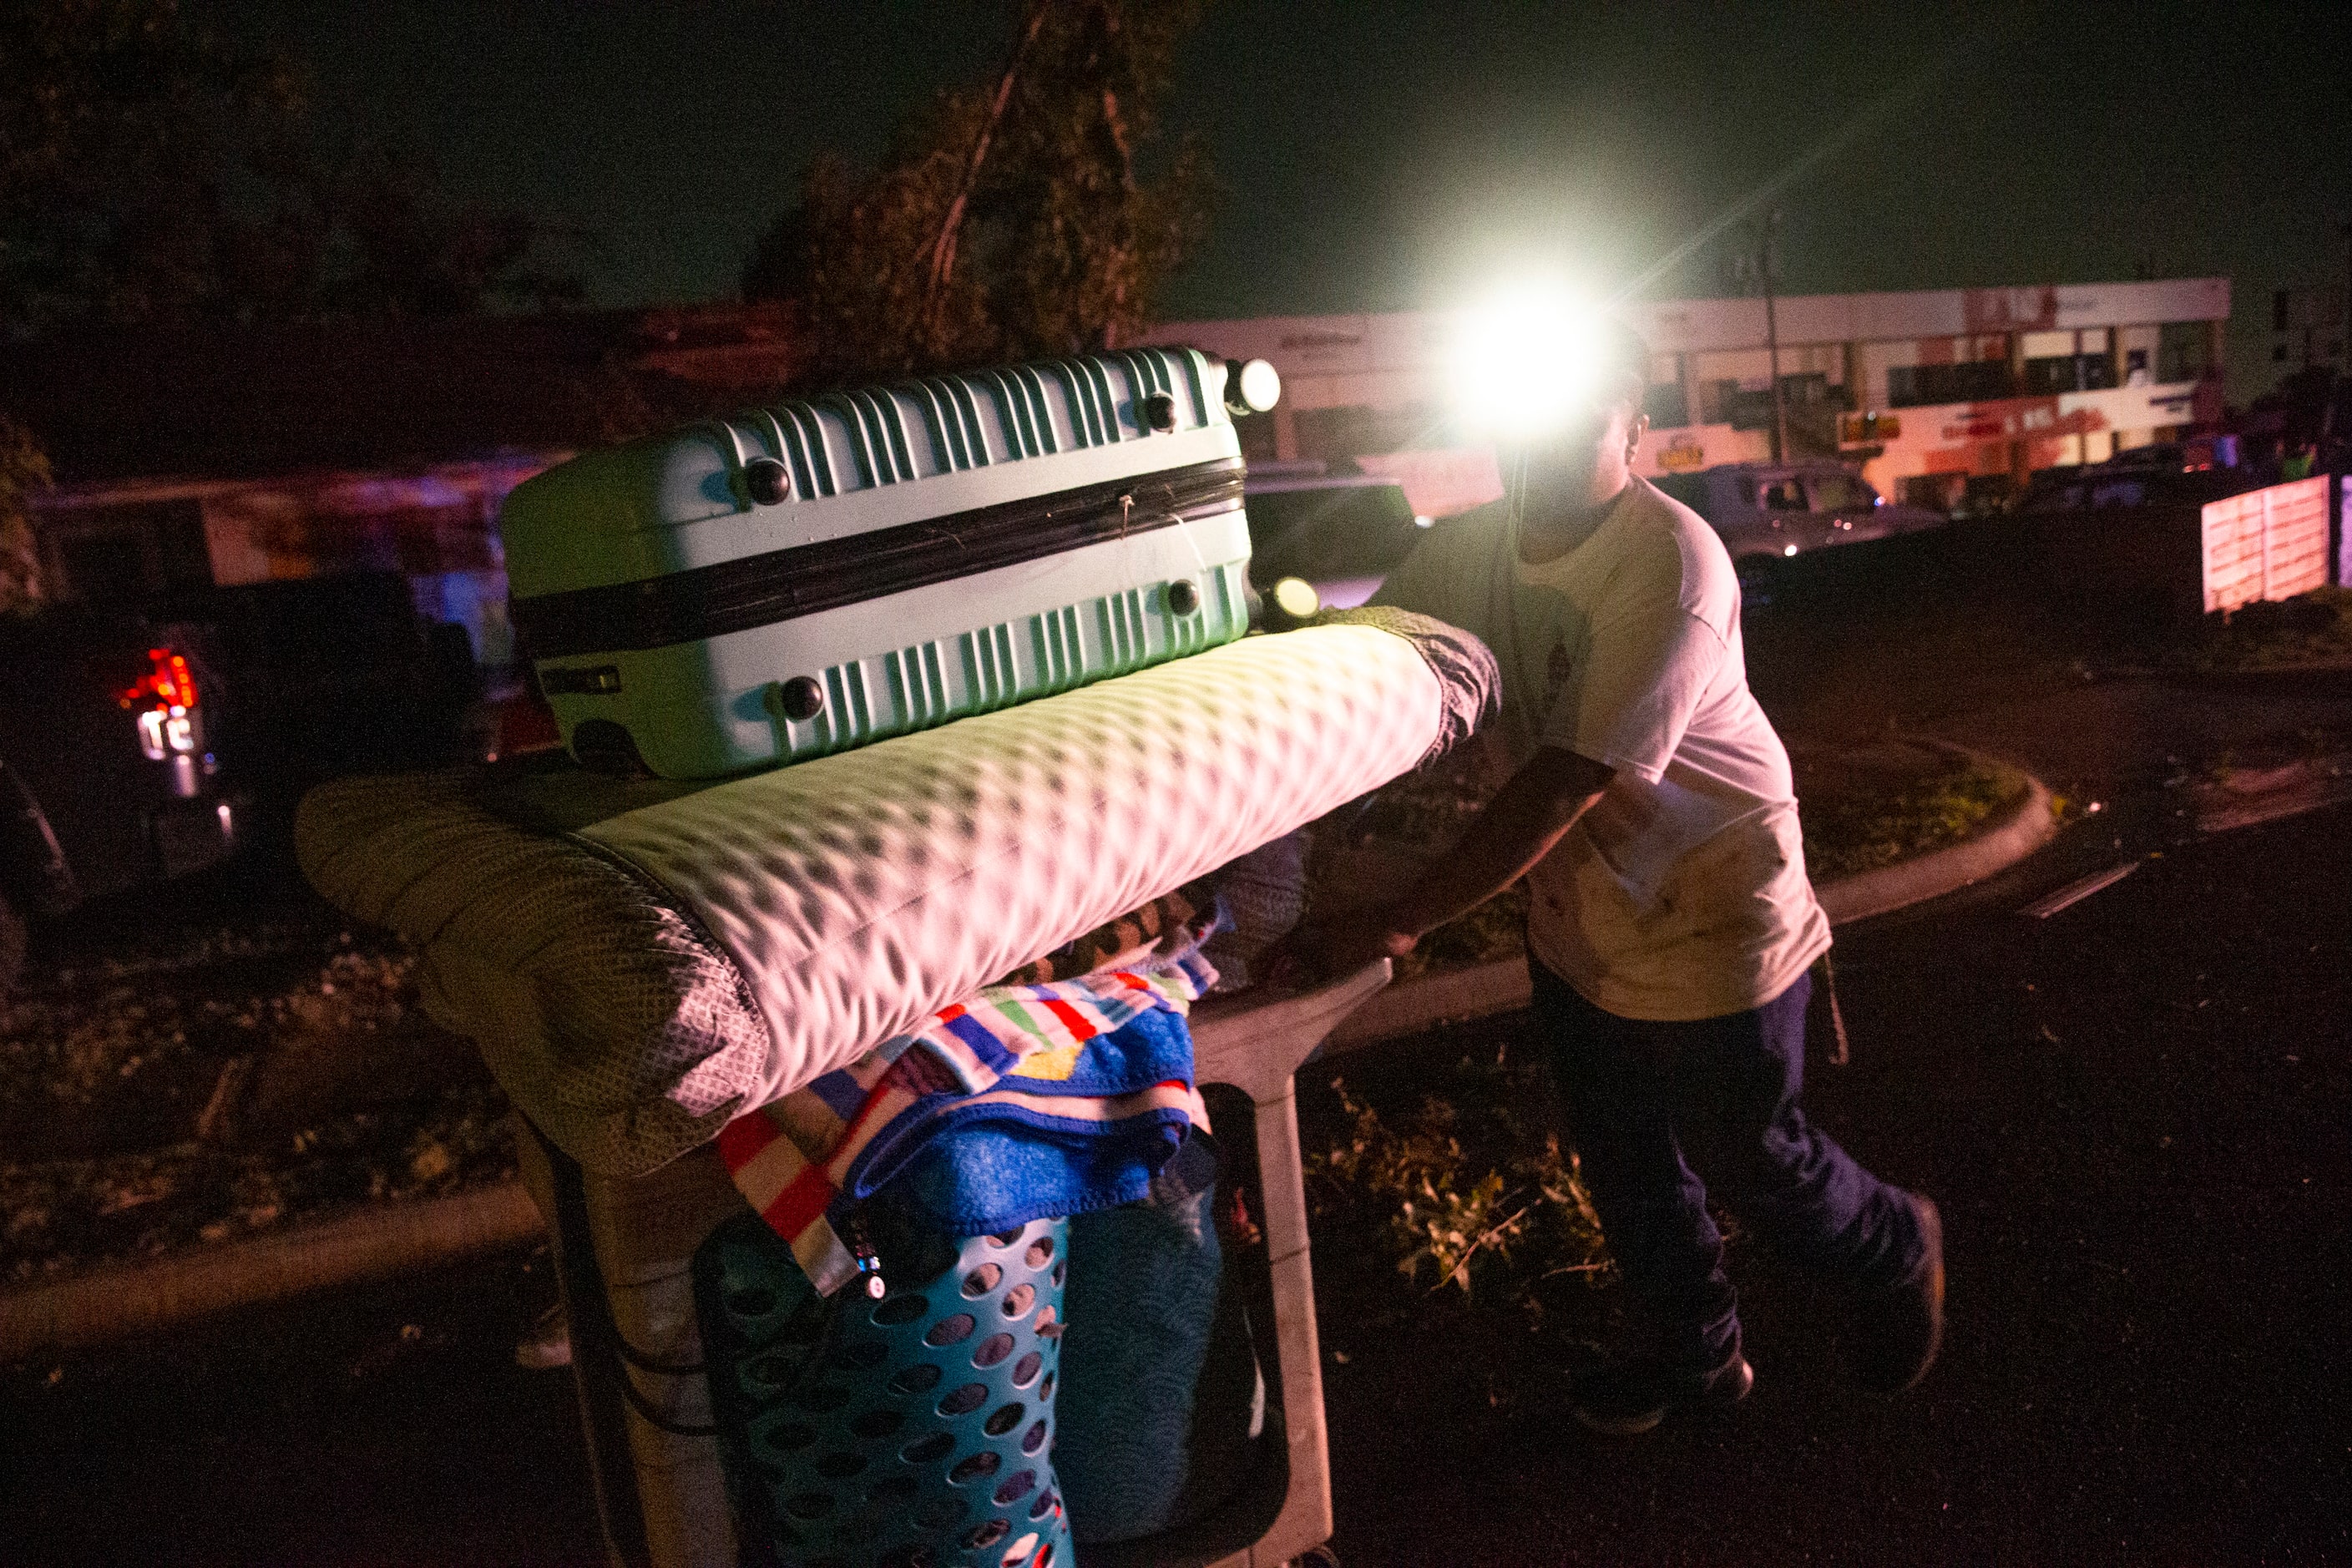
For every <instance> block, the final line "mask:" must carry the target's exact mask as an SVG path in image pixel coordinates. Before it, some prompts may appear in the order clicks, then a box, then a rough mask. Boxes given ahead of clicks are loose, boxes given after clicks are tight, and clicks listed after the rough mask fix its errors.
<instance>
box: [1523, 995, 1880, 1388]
mask: <svg viewBox="0 0 2352 1568" xmlns="http://www.w3.org/2000/svg"><path fill="white" fill-rule="evenodd" d="M1528 968H1529V969H1530V970H1531V971H1533V973H1534V978H1535V1012H1536V1019H1537V1023H1538V1026H1539V1027H1540V1028H1541V1029H1542V1031H1543V1033H1544V1036H1545V1043H1546V1044H1547V1045H1548V1046H1549V1048H1550V1052H1551V1061H1552V1070H1553V1073H1554V1074H1555V1076H1556V1077H1557V1079H1558V1081H1559V1088H1560V1090H1561V1094H1562V1097H1563V1098H1564V1099H1565V1100H1566V1102H1567V1117H1568V1129H1569V1136H1570V1142H1573V1143H1574V1144H1575V1146H1576V1149H1577V1152H1578V1154H1579V1156H1580V1161H1581V1163H1582V1168H1583V1173H1584V1184H1585V1187H1586V1189H1587V1190H1588V1191H1590V1192H1591V1194H1592V1203H1593V1206H1594V1207H1595V1208H1596V1209H1598V1210H1599V1211H1600V1214H1601V1231H1602V1233H1603V1234H1604V1235H1605V1236H1606V1237H1608V1240H1609V1247H1610V1250H1611V1252H1612V1253H1613V1254H1614V1255H1615V1257H1616V1259H1617V1266H1618V1268H1620V1269H1622V1271H1623V1273H1624V1276H1625V1283H1626V1286H1627V1287H1628V1289H1630V1290H1631V1292H1632V1294H1633V1300H1634V1303H1635V1305H1636V1307H1637V1308H1638V1309H1639V1310H1640V1316H1641V1318H1642V1319H1643V1321H1644V1327H1645V1328H1646V1329H1647V1330H1648V1331H1650V1332H1651V1333H1652V1334H1654V1336H1655V1342H1654V1345H1653V1346H1652V1347H1651V1348H1653V1349H1654V1351H1655V1352H1656V1353H1658V1354H1660V1355H1662V1356H1664V1357H1665V1358H1666V1359H1667V1360H1669V1361H1671V1362H1674V1363H1678V1364H1699V1365H1705V1366H1710V1367H1711V1366H1716V1365H1719V1364H1720V1363H1723V1362H1724V1361H1726V1360H1727V1359H1728V1358H1729V1356H1730V1355H1731V1353H1732V1352H1734V1351H1737V1350H1738V1348H1739V1311H1738V1306H1739V1301H1738V1295H1737V1294H1736V1293H1735V1292H1734V1291H1733V1290H1732V1288H1731V1281H1730V1280H1729V1279H1727V1278H1726V1277H1725V1275H1724V1271H1723V1237H1722V1235H1721V1233H1719V1232H1718V1231H1717V1229H1716V1228H1715V1222H1714V1221H1713V1220H1712V1219H1710V1218H1708V1217H1707V1212H1706V1194H1707V1189H1706V1184H1704V1183H1702V1182H1701V1180H1700V1174H1699V1173H1701V1172H1703V1173H1705V1175H1706V1181H1707V1182H1712V1183H1713V1184H1714V1185H1715V1190H1716V1193H1717V1195H1718V1196H1719V1197H1720V1198H1721V1199H1722V1200H1723V1201H1724V1203H1725V1204H1726V1205H1728V1206H1729V1207H1730V1209H1731V1211H1732V1212H1733V1213H1734V1214H1736V1215H1738V1216H1739V1219H1740V1222H1741V1223H1742V1224H1743V1225H1745V1226H1748V1228H1749V1229H1750V1230H1752V1231H1754V1232H1755V1233H1756V1234H1757V1235H1758V1236H1759V1237H1762V1238H1763V1239H1764V1240H1765V1242H1766V1243H1767V1244H1768V1245H1769V1246H1771V1247H1774V1248H1775V1249H1776V1250H1778V1251H1780V1253H1782V1254H1783V1255H1784V1256H1786V1257H1788V1258H1791V1259H1793V1260H1794V1261H1796V1262H1798V1263H1800V1264H1801V1265H1804V1266H1806V1267H1808V1268H1812V1269H1814V1270H1817V1271H1818V1272H1820V1273H1821V1274H1822V1275H1823V1276H1824V1277H1826V1278H1827V1279H1830V1280H1832V1282H1834V1283H1836V1284H1838V1285H1840V1286H1842V1287H1844V1288H1845V1289H1848V1290H1850V1291H1852V1292H1853V1293H1855V1294H1856V1295H1860V1294H1863V1293H1866V1292H1869V1291H1871V1290H1874V1289H1886V1288H1889V1287H1892V1286H1895V1285H1897V1284H1900V1283H1902V1282H1904V1281H1906V1280H1907V1279H1909V1278H1910V1277H1911V1276H1912V1275H1913V1274H1914V1273H1916V1271H1917V1269H1918V1268H1919V1265H1920V1261H1921V1258H1922V1252H1923V1247H1922V1242H1921V1238H1920V1234H1919V1221H1918V1216H1917V1214H1916V1211H1915V1210H1914V1209H1913V1208H1912V1206H1911V1205H1910V1203H1909V1201H1908V1200H1907V1199H1906V1197H1905V1195H1904V1194H1903V1193H1902V1192H1901V1191H1899V1190H1898V1189H1896V1188H1895V1187H1892V1186H1890V1185H1888V1184H1886V1183H1885V1182H1882V1181H1880V1180H1879V1179H1878V1178H1877V1177H1876V1176H1874V1175H1872V1174H1871V1173H1869V1172H1868V1171H1865V1170H1864V1169H1863V1168H1862V1167H1861V1166H1860V1165H1858V1164H1856V1163H1854V1162H1853V1156H1851V1155H1849V1154H1848V1153H1846V1152H1845V1151H1844V1150H1843V1149H1841V1148H1839V1147H1838V1146H1837V1144H1836V1143H1834V1142H1832V1141H1831V1140H1830V1138H1829V1137H1828V1136H1827V1135H1826V1134H1824V1133H1822V1131H1820V1130H1819V1129H1817V1128H1815V1127H1814V1126H1813V1125H1812V1124H1811V1122H1809V1121H1806V1120H1805V1113H1804V1110H1803V1108H1802V1107H1801V1106H1800V1105H1799V1103H1798V1097H1799V1095H1800V1093H1801V1091H1802V1089H1803V1088H1804V1081H1805V1003H1806V1000H1807V998H1808V997H1810V996H1811V994H1812V984H1811V978H1810V977H1809V976H1800V977H1799V978H1798V980H1797V983H1796V984H1793V985H1791V986H1790V987H1789V988H1788V989H1787V990H1786V991H1784V992H1782V993H1781V994H1780V995H1779V996H1776V997H1774V998H1773V999H1772V1000H1771V1001H1769V1002H1767V1003H1766V1004H1765V1005H1763V1006H1761V1007H1758V1008H1755V1009H1753V1010H1751V1011H1748V1012H1745V1013H1733V1014H1729V1015H1727V1016H1724V1017H1720V1018H1706V1019H1701V1020H1699V1021H1697V1022H1696V1023H1678V1024H1662V1023H1650V1022H1644V1021H1642V1020H1638V1019H1633V1018H1620V1017H1618V1016H1616V1015H1614V1014H1612V1013H1607V1012H1603V1011H1602V1010H1601V1008H1599V1007H1596V1006H1594V1005H1592V1004H1591V1003H1590V1002H1588V1001H1586V1000H1585V999H1584V998H1583V997H1582V996H1580V995H1579V994H1577V992H1576V991H1575V989H1574V988H1573V987H1571V986H1570V984H1568V983H1567V982H1566V981H1564V980H1562V979H1560V978H1559V976H1558V975H1556V974H1553V973H1550V972H1549V970H1547V969H1545V967H1544V966H1543V965H1542V964H1541V963H1532V962H1531V963H1529V964H1528ZM1694 1166H1696V1168H1697V1169H1696V1171H1695V1170H1694V1169H1693V1167H1694Z"/></svg>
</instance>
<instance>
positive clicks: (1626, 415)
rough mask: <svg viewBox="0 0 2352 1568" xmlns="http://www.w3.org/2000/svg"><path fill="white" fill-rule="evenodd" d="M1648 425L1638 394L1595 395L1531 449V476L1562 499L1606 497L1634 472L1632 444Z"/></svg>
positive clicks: (1629, 392) (1639, 438) (1618, 488)
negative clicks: (1552, 433) (1604, 396)
mask: <svg viewBox="0 0 2352 1568" xmlns="http://www.w3.org/2000/svg"><path fill="white" fill-rule="evenodd" d="M1649 427H1650V420H1649V416H1647V415H1645V414H1643V412H1642V411H1641V407H1640V403H1639V399H1638V396H1637V395H1635V394H1633V392H1631V391H1630V390H1629V391H1627V392H1625V393H1623V394H1622V395H1619V396H1616V397H1614V398H1609V399H1607V400H1605V401H1604V400H1602V399H1600V398H1596V399H1594V400H1593V401H1592V402H1591V403H1590V404H1588V405H1585V406H1584V407H1582V408H1580V409H1579V410H1578V411H1577V412H1576V413H1575V414H1574V415H1572V416H1570V419H1569V420H1568V422H1567V423H1566V424H1565V425H1563V426H1561V427H1560V428H1559V431H1558V432H1557V433H1556V434H1554V435H1553V436H1551V437H1549V438H1548V439H1546V440H1543V441H1540V442H1538V443H1535V444H1534V445H1532V446H1531V447H1529V448H1528V467H1529V469H1530V477H1532V478H1535V479H1538V482H1539V483H1541V484H1542V485H1543V487H1544V488H1545V489H1549V490H1553V491H1555V492H1557V493H1559V494H1561V495H1562V496H1563V498H1564V499H1579V498H1588V497H1589V498H1590V499H1591V500H1596V501H1597V500H1607V499H1608V498H1609V497H1611V496H1613V495H1615V494H1616V493H1617V492H1618V491H1619V490H1621V489H1624V488H1625V485H1626V482H1627V481H1628V480H1629V479H1631V478H1632V475H1633V450H1634V447H1636V446H1638V445H1639V444H1640V442H1641V439H1642V436H1643V432H1644V431H1646V430H1648V429H1649Z"/></svg>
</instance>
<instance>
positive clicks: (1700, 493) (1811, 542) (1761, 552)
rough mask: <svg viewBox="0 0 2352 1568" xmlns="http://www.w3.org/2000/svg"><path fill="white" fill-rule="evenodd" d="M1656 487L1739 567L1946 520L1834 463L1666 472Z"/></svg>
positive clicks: (1739, 465) (1937, 525)
mask: <svg viewBox="0 0 2352 1568" xmlns="http://www.w3.org/2000/svg"><path fill="white" fill-rule="evenodd" d="M1657 486H1658V488H1659V489H1662V490H1664V491H1665V492H1666V493H1667V494H1668V495H1670V496H1672V497H1674V498H1675V500H1678V501H1680V502H1682V503H1683V504H1684V505H1685V506H1686V507H1688V508H1690V509H1691V510H1693V511H1695V512H1696V513H1698V514H1699V516H1701V517H1703V518H1705V519H1706V521H1708V522H1709V523H1710V524H1712V525H1713V526H1714V528H1715V531H1716V532H1717V533H1719V534H1721V535H1722V536H1723V542H1724V545H1725V547H1726V548H1727V549H1728V550H1729V551H1730V552H1731V558H1732V560H1733V561H1734V562H1736V563H1740V564H1742V565H1743V566H1747V565H1749V564H1751V563H1760V562H1762V561H1764V560H1767V559H1772V558H1780V559H1785V558H1787V557H1789V556H1791V555H1798V554H1801V553H1803V552H1807V551H1811V550H1821V549H1825V548H1827V547H1828V546H1830V545H1832V544H1858V543H1861V542H1863V541H1864V540H1869V539H1885V538H1889V537H1891V536H1893V535H1895V534H1898V533H1914V532H1917V531H1921V530H1923V529H1930V528H1942V527H1944V526H1946V525H1947V524H1948V521H1950V520H1949V519H1948V518H1946V517H1945V516H1944V514H1943V513H1942V512H1939V511H1932V510H1928V509H1927V508H1926V507H1919V506H1905V505H1903V504H1901V503H1899V502H1893V501H1889V500H1886V499H1885V497H1884V496H1882V495H1880V494H1879V493H1878V492H1877V491H1876V490H1874V489H1871V487H1870V485H1869V484H1868V482H1866V481H1865V480H1864V479H1863V477H1862V475H1861V474H1859V473H1857V472H1856V471H1855V470H1854V469H1853V468H1850V467H1848V466H1847V465H1845V464H1843V463H1836V462H1826V461H1823V462H1798V463H1777V464H1776V463H1723V464H1718V465H1717V467H1715V468H1705V469H1702V470H1700V471H1699V472H1697V473H1694V474H1668V475H1666V476H1665V477H1664V478H1663V479H1659V480H1658V481H1657Z"/></svg>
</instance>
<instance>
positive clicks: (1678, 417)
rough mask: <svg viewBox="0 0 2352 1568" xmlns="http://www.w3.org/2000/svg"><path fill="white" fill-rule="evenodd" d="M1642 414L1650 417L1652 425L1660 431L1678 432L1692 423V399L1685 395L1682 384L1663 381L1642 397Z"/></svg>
mask: <svg viewBox="0 0 2352 1568" xmlns="http://www.w3.org/2000/svg"><path fill="white" fill-rule="evenodd" d="M1642 412H1643V413H1644V414H1646V415H1648V416H1650V424H1651V426H1653V427H1654V428H1656V429H1660V430H1678V429H1680V428H1681V427H1682V426H1685V425H1687V424H1689V423H1690V422H1691V416H1690V399H1689V398H1688V397H1686V396H1685V395H1683V387H1682V383H1680V382H1678V381H1661V382H1658V383H1656V384H1654V385H1652V386H1651V388H1650V389H1649V391H1647V392H1645V393H1643V395H1642Z"/></svg>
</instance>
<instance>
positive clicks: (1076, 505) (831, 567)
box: [513, 458, 1243, 659]
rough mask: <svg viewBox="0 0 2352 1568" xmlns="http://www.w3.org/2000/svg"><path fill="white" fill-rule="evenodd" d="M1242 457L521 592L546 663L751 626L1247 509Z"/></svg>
mask: <svg viewBox="0 0 2352 1568" xmlns="http://www.w3.org/2000/svg"><path fill="white" fill-rule="evenodd" d="M1242 474H1243V466H1242V463H1241V460H1240V459H1239V458H1219V459H1217V460H1215V461H1213V462H1207V463H1196V464H1193V465H1192V466H1190V467H1187V468H1170V469H1167V470H1165V471H1163V472H1160V473H1156V474H1146V475H1141V476H1137V477H1133V478H1129V479H1118V480H1114V481H1111V482H1109V483H1107V484H1099V485H1087V486H1083V487H1080V488H1078V489H1067V490H1056V491H1055V492H1053V493H1052V494H1050V495H1042V496H1030V497H1026V498H1024V499H1023V500H1014V501H1003V502H1000V503H999V504H997V505H995V506H987V507H977V508H974V509H973V510H970V511H963V512H955V513H951V514H950V515H949V516H946V517H940V518H931V519H927V520H925V521H920V522H908V523H901V524H899V525H898V526H897V527H895V528H882V529H876V530H875V531H872V532H870V533H859V534H853V535H851V536H849V537H847V538H845V539H828V540H824V541H822V542H818V543H815V544H801V545H794V546H792V547H791V548H788V549H784V550H772V551H768V552H765V553H762V554H759V555H747V556H743V557H741V558H740V559H739V560H734V561H725V562H720V563H717V564H715V565H710V566H698V567H693V568H690V569H689V570H687V571H684V572H677V573H672V574H670V575H668V576H667V577H652V578H647V579H645V580H644V581H642V582H635V583H614V584H606V585H604V586H602V587H596V588H575V589H572V590H571V591H569V592H567V593H562V594H541V595H537V596H535V597H530V598H520V599H517V600H515V601H514V605H513V618H514V624H515V629H516V631H517V633H518V634H520V637H522V638H523V640H524V641H525V642H526V643H527V644H528V646H529V647H530V653H531V657H532V658H538V659H549V658H576V657H578V656H579V655H582V654H591V653H625V652H642V651H644V650H646V649H650V648H657V647H671V646H672V645H674V644H677V643H685V642H698V641H701V640H702V639H704V638H706V637H723V636H725V635H727V634H728V633H730V632H740V631H749V630H751V629H752V628H753V627H756V626H772V625H773V624H775V623H776V622H778V621H787V620H792V619H793V618H795V617H797V616H809V615H814V614H816V613H818V612H819V611H823V610H831V609H837V608H839V607H840V606H842V605H854V604H859V603H862V602H864V601H866V600H868V599H881V598H887V597H889V596H890V595H893V594H902V593H905V592H907V591H908V590H909V589H912V588H921V587H928V586H929V585H930V584H935V583H946V582H951V581H953V580H955V579H956V578H959V577H968V576H971V575H973V574H976V573H981V572H989V571H993V570H995V569H997V568H999V567H1003V566H1014V565H1018V564H1020V563H1023V562H1026V561H1036V560H1042V559H1044V558H1045V557H1047V556H1051V555H1059V554H1061V553H1063V552H1066V551H1070V550H1076V549H1078V548H1080V547H1082V546H1085V545H1088V544H1097V543H1100V542H1104V541H1107V540H1113V539H1121V538H1128V537H1131V536H1133V535H1136V534H1139V533H1145V532H1150V531H1153V530H1155V529H1160V528H1172V527H1175V526H1177V525H1179V524H1181V523H1182V522H1185V521H1191V520H1192V519H1196V518H1202V517H1211V516H1214V515H1216V514H1218V513H1220V512H1226V511H1233V510H1237V509H1238V508H1239V507H1240V506H1241V503H1242Z"/></svg>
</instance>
